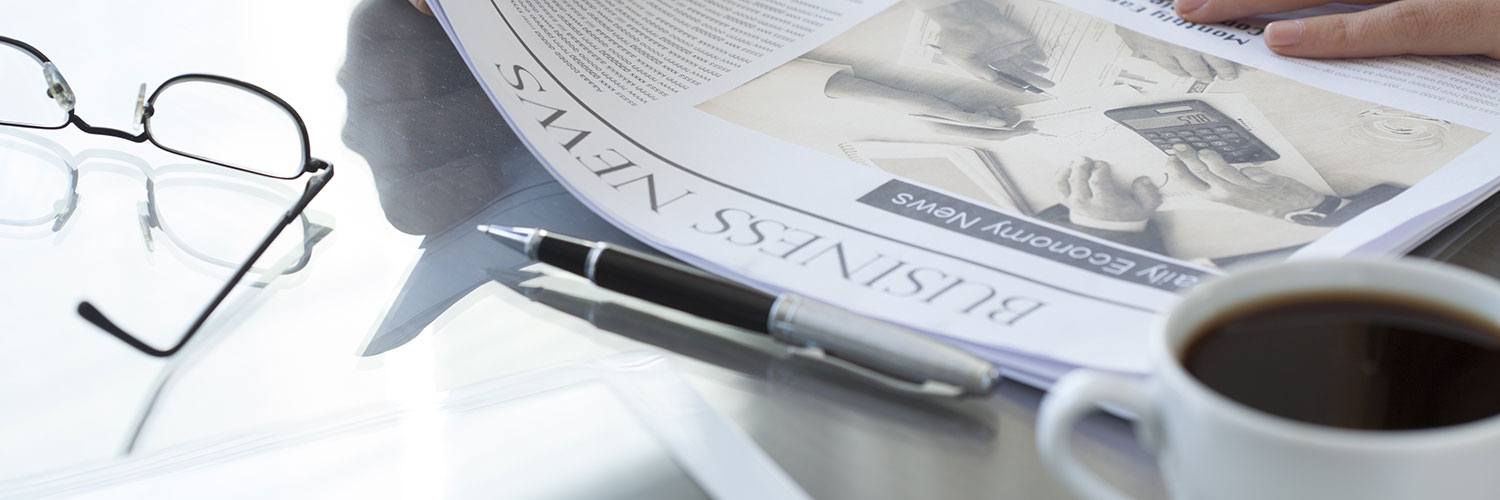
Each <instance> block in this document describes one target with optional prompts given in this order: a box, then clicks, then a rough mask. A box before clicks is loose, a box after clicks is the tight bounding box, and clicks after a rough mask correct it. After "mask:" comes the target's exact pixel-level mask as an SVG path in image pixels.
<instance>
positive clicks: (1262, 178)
mask: <svg viewBox="0 0 1500 500" xmlns="http://www.w3.org/2000/svg"><path fill="white" fill-rule="evenodd" d="M1240 173H1242V174H1245V177H1249V178H1250V180H1253V181H1255V182H1259V183H1261V184H1262V185H1265V184H1271V183H1272V182H1273V181H1275V180H1276V178H1277V177H1279V176H1277V175H1276V174H1273V173H1271V172H1269V171H1267V170H1266V169H1265V168H1264V167H1245V168H1242V169H1240Z"/></svg>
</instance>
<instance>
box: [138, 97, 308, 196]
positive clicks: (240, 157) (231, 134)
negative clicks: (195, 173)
mask: <svg viewBox="0 0 1500 500" xmlns="http://www.w3.org/2000/svg"><path fill="white" fill-rule="evenodd" d="M152 111H153V112H152V115H151V117H150V118H149V119H147V122H146V126H147V130H149V131H150V132H151V137H152V140H154V141H155V142H156V144H157V145H159V146H161V147H163V148H166V149H168V150H172V151H174V152H177V153H182V154H186V155H189V156H196V157H199V158H201V159H204V160H209V161H213V162H217V163H222V164H225V165H229V166H233V167H236V168H241V169H245V170H249V171H252V172H258V173H262V174H266V175H271V176H274V177H281V178H289V177H295V176H297V174H299V173H301V172H302V167H303V160H304V156H305V151H306V149H305V146H304V145H303V139H302V132H301V128H300V127H299V126H298V124H297V121H296V119H295V118H293V116H292V115H291V113H290V112H289V111H288V110H287V109H286V108H284V107H282V106H281V105H279V104H277V103H276V102H275V101H272V100H270V99H269V98H267V97H265V96H262V95H260V94H259V93H256V92H253V91H251V90H249V89H246V88H243V87H239V86H237V85H230V84H225V83H220V82H216V81H206V80H185V81H177V82H174V83H170V84H167V86H166V87H163V88H162V89H161V90H160V91H159V92H158V94H157V96H156V100H155V101H154V102H153V103H152Z"/></svg>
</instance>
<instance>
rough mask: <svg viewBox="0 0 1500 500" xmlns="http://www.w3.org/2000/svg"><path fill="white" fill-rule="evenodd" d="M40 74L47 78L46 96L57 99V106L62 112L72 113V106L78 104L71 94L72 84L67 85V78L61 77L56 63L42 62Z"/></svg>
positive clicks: (75, 97)
mask: <svg viewBox="0 0 1500 500" xmlns="http://www.w3.org/2000/svg"><path fill="white" fill-rule="evenodd" d="M42 75H43V76H44V77H46V78H47V96H48V97H51V98H52V100H54V101H57V107H59V108H62V110H63V111H64V112H67V113H72V112H73V108H74V107H75V106H77V105H78V98H77V96H74V95H73V86H71V85H68V79H66V78H63V76H62V72H61V71H58V70H57V65H56V64H52V63H50V62H48V63H43V64H42Z"/></svg>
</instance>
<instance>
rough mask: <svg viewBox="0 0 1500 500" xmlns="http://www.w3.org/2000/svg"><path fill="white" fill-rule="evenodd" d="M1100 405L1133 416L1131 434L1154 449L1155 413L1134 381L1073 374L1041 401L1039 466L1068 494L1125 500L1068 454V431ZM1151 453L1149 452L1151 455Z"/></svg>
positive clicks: (1069, 442) (1144, 389)
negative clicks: (1063, 485) (1048, 472)
mask: <svg viewBox="0 0 1500 500" xmlns="http://www.w3.org/2000/svg"><path fill="white" fill-rule="evenodd" d="M1102 406H1109V407H1111V408H1113V409H1119V410H1124V411H1127V412H1129V413H1131V414H1133V415H1135V417H1136V421H1135V426H1136V427H1135V428H1136V434H1137V435H1138V436H1140V438H1141V441H1142V442H1143V443H1144V444H1145V445H1146V446H1147V447H1153V448H1154V447H1155V445H1156V442H1155V441H1156V438H1157V437H1158V436H1157V433H1156V429H1157V420H1156V418H1157V414H1156V407H1155V405H1153V404H1151V396H1150V394H1148V393H1147V391H1146V387H1145V386H1144V384H1142V383H1141V382H1140V381H1139V380H1134V379H1129V378H1125V377H1121V376H1118V375H1107V374H1103V373H1099V372H1091V371H1086V370H1078V371H1075V372H1073V373H1072V374H1069V375H1068V376H1066V377H1063V379H1062V380H1060V381H1058V383H1057V385H1055V386H1053V387H1052V390H1051V391H1050V392H1049V393H1048V394H1047V399H1046V400H1044V401H1042V408H1041V413H1040V414H1039V415H1038V417H1037V419H1038V420H1039V423H1038V424H1037V450H1038V451H1039V452H1040V453H1041V456H1042V462H1043V463H1045V464H1046V465H1047V467H1048V468H1049V469H1052V472H1053V473H1054V474H1056V475H1058V476H1059V477H1061V478H1062V480H1063V482H1064V483H1066V484H1067V485H1068V487H1069V488H1071V489H1072V490H1073V493H1075V494H1077V495H1079V496H1080V497H1083V498H1086V499H1097V500H1103V499H1109V500H1115V499H1127V498H1129V496H1127V495H1125V494H1124V493H1121V492H1120V491H1119V490H1117V489H1115V488H1114V487H1113V486H1110V485H1109V484H1108V483H1106V482H1104V480H1103V479H1100V478H1099V476H1098V475H1097V474H1094V472H1093V471H1092V470H1089V468H1088V466H1086V465H1084V464H1083V462H1080V461H1078V458H1077V457H1075V456H1074V455H1073V448H1072V446H1071V444H1072V443H1071V441H1070V440H1069V439H1068V438H1069V437H1070V436H1072V434H1073V427H1074V426H1075V425H1077V424H1078V421H1079V420H1082V419H1083V417H1086V416H1088V415H1089V414H1091V413H1094V412H1097V411H1101V409H1102ZM1152 451H1155V450H1152Z"/></svg>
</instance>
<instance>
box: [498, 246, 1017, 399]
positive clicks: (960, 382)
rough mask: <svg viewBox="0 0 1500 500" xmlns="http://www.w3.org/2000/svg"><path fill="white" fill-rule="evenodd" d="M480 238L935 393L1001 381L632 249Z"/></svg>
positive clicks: (900, 334)
mask: <svg viewBox="0 0 1500 500" xmlns="http://www.w3.org/2000/svg"><path fill="white" fill-rule="evenodd" d="M479 230H480V231H481V232H484V233H486V234H489V235H490V236H491V237H493V238H495V239H496V240H498V241H500V242H502V243H505V244H507V245H510V246H511V247H513V248H516V249H518V250H521V251H522V252H525V253H526V255H528V256H530V257H531V258H533V259H536V260H538V261H541V262H543V263H546V264H550V265H552V266H554V267H557V268H560V269H562V270H564V271H567V272H570V273H573V274H576V275H579V276H583V277H585V278H588V280H589V281H592V282H593V283H594V284H596V285H599V286H601V287H603V288H607V289H610V290H613V291H616V292H619V293H623V294H625V295H629V296H632V297H636V298H639V299H642V300H646V301H649V302H652V303H656V304H659V305H662V306H666V307H669V308H672V309H676V310H679V311H682V312H686V313H689V314H692V315H695V316H699V317H702V318H705V319H710V320H714V321H718V322H720V323H725V324H729V325H733V326H737V327H740V328H744V329H746V330H751V331H755V332H760V333H764V334H767V335H771V336H772V337H775V338H777V339H779V340H781V341H783V342H786V343H789V344H792V345H795V346H799V347H803V348H808V349H813V350H816V351H819V352H822V353H826V354H827V355H828V356H830V357H833V358H837V359H839V360H842V361H845V362H848V363H850V364H853V365H857V366H859V367H862V368H865V369H869V370H874V371H877V372H880V373H884V374H888V375H891V376H894V377H899V378H901V379H905V380H909V381H912V382H914V383H917V384H922V385H925V386H928V387H931V388H934V389H935V391H934V392H937V393H950V394H957V393H959V392H966V393H971V394H975V393H985V392H989V390H990V388H991V387H992V386H993V385H994V383H995V381H996V380H998V379H999V376H1000V373H999V370H998V369H997V368H995V366H994V365H992V364H990V363H989V362H988V361H985V360H982V359H979V358H978V357H975V356H974V355H972V354H969V353H967V352H964V351H962V350H959V349H958V348H956V347H952V346H949V345H947V344H944V343H941V342H938V341H937V340H935V339H932V338H930V337H928V336H926V335H923V334H922V333H919V332H916V331H913V330H910V329H908V328H905V327H902V326H899V325H895V324H893V323H888V322H885V321H880V320H876V319H874V318H870V317H867V316H861V315H859V314H855V313H853V312H850V311H847V310H844V309H841V308H838V307H835V306H832V305H829V304H824V303H822V302H818V301H815V300H812V299H808V298H806V297H802V296H800V295H796V294H791V293H782V294H779V295H773V294H769V293H766V292H762V291H760V290H756V289H754V288H750V287H747V286H744V285H741V284H738V283H735V282H732V281H729V280H726V279H724V278H720V277H717V276H713V275H710V274H708V273H705V272H703V271H700V270H697V269H693V268H691V267H687V266H685V265H682V264H678V263H675V262H671V261H667V260H663V259H659V258H656V257H652V256H650V255H646V254H643V253H640V252H636V251H632V250H630V249H626V248H620V247H615V246H612V245H609V244H607V243H602V242H593V241H587V240H582V239H578V238H574V237H571V236H565V235H560V234H555V233H549V232H547V231H546V230H543V229H533V228H517V227H505V226H492V225H491V226H479ZM944 388H950V389H952V390H951V391H948V390H944Z"/></svg>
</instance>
